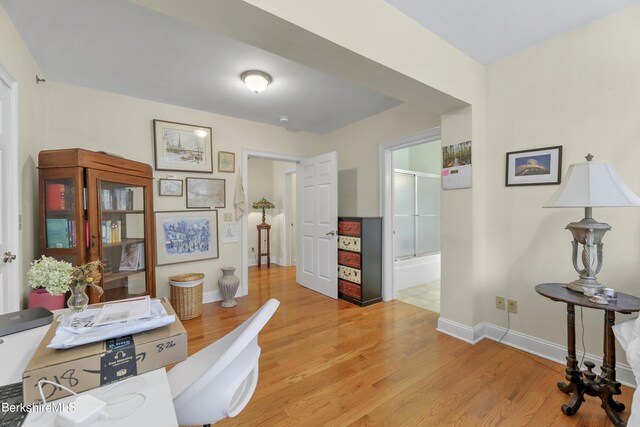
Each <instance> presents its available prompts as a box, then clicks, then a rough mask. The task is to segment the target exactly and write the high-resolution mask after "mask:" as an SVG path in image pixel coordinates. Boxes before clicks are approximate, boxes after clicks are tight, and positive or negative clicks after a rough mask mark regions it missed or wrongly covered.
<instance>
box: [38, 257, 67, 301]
mask: <svg viewBox="0 0 640 427" xmlns="http://www.w3.org/2000/svg"><path fill="white" fill-rule="evenodd" d="M72 272H73V266H72V265H71V264H69V263H68V262H65V261H58V260H56V259H54V258H52V257H46V256H44V255H43V256H42V258H40V259H38V260H35V261H33V262H32V263H31V268H30V269H29V271H28V272H27V279H28V280H29V285H31V287H32V288H45V289H46V290H47V292H49V293H50V294H51V295H60V294H64V293H65V292H67V291H68V290H69V285H70V284H71V282H72V280H73V279H72Z"/></svg>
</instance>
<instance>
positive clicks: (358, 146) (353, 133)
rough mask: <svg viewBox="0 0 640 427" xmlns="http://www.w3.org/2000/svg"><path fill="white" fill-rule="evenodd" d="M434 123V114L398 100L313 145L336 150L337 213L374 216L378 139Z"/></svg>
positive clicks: (403, 134)
mask: <svg viewBox="0 0 640 427" xmlns="http://www.w3.org/2000/svg"><path fill="white" fill-rule="evenodd" d="M437 126H440V116H439V115H438V114H434V113H432V112H430V111H428V110H426V109H424V108H418V107H414V106H412V105H409V104H402V105H399V106H397V107H395V108H392V109H390V110H387V111H385V112H382V113H380V114H376V115H375V116H371V117H369V118H367V119H364V120H361V121H359V122H357V123H354V124H352V125H350V126H345V127H344V128H341V129H338V130H336V131H334V132H332V133H330V134H328V135H326V136H325V140H326V144H325V145H322V146H319V147H317V148H320V149H322V150H325V149H326V151H337V152H338V187H339V189H338V214H339V215H343V216H378V215H379V198H380V197H379V190H378V188H379V179H380V178H379V172H378V169H379V149H380V148H379V146H380V143H383V142H389V141H394V140H398V139H401V138H403V137H406V136H410V135H413V134H416V133H418V132H421V131H425V130H427V129H432V128H434V127H437ZM318 154H319V153H318Z"/></svg>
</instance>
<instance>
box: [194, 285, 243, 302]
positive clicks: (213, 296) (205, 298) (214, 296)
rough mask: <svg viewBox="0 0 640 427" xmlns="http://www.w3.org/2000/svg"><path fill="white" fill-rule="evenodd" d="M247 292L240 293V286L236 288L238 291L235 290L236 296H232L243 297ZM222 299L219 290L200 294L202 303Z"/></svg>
mask: <svg viewBox="0 0 640 427" xmlns="http://www.w3.org/2000/svg"><path fill="white" fill-rule="evenodd" d="M245 295H247V294H243V293H242V288H241V287H240V288H238V292H236V296H235V297H234V298H239V297H243V296H245ZM216 301H222V295H221V294H220V291H215V292H205V293H203V294H202V303H203V304H209V303H210V302H216Z"/></svg>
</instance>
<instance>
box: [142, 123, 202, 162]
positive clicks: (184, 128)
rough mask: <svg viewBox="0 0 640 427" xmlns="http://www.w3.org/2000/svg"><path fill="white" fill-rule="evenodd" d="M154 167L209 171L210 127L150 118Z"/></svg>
mask: <svg viewBox="0 0 640 427" xmlns="http://www.w3.org/2000/svg"><path fill="white" fill-rule="evenodd" d="M153 138H154V140H153V146H154V150H155V166H156V170H164V171H183V172H213V143H212V139H211V128H210V127H206V126H196V125H188V124H185V123H175V122H165V121H162V120H154V121H153Z"/></svg>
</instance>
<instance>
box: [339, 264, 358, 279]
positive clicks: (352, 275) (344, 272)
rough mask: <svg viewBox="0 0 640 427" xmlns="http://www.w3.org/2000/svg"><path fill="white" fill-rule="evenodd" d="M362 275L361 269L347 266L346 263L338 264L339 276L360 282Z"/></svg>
mask: <svg viewBox="0 0 640 427" xmlns="http://www.w3.org/2000/svg"><path fill="white" fill-rule="evenodd" d="M360 277H361V276H360V270H356V269H355V268H351V267H345V266H344V265H339V266H338V278H340V279H342V280H348V281H350V282H354V283H357V284H360V281H361V278H360Z"/></svg>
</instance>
